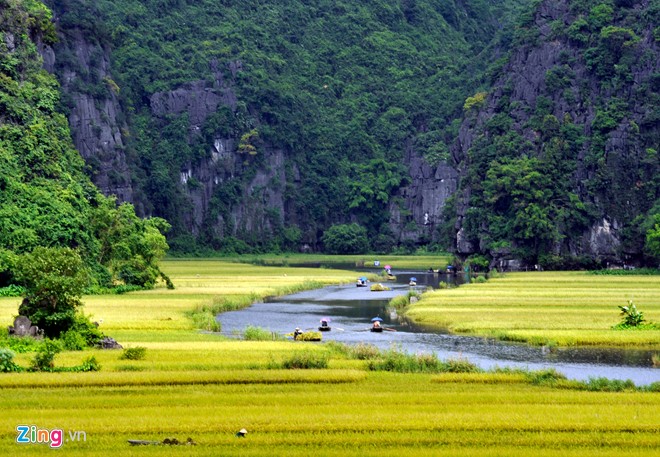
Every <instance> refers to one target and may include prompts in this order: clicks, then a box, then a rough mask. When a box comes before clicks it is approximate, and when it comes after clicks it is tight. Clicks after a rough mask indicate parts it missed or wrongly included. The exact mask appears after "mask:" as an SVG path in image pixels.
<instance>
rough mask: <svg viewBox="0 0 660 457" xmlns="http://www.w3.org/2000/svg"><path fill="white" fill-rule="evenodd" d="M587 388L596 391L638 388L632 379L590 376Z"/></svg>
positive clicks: (619, 390)
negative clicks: (622, 379)
mask: <svg viewBox="0 0 660 457" xmlns="http://www.w3.org/2000/svg"><path fill="white" fill-rule="evenodd" d="M586 387H587V390H590V391H596V392H623V391H625V390H633V391H634V390H637V387H636V386H635V383H634V382H632V381H631V380H630V379H626V380H625V381H621V380H620V379H607V378H589V380H588V381H587V382H586Z"/></svg>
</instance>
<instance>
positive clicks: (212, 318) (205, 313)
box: [190, 308, 222, 332]
mask: <svg viewBox="0 0 660 457" xmlns="http://www.w3.org/2000/svg"><path fill="white" fill-rule="evenodd" d="M190 317H191V319H192V321H193V325H194V326H195V328H199V329H202V330H206V331H208V332H219V331H220V330H221V328H222V327H221V325H220V322H218V320H217V319H216V315H215V314H214V313H213V312H212V311H211V310H209V309H204V308H203V309H199V310H196V311H193V312H192V313H190Z"/></svg>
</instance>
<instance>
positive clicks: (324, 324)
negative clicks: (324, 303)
mask: <svg viewBox="0 0 660 457" xmlns="http://www.w3.org/2000/svg"><path fill="white" fill-rule="evenodd" d="M329 323H330V318H329V317H324V318H323V319H321V325H320V326H319V332H329V331H330V330H331V327H330V325H328V324H329Z"/></svg>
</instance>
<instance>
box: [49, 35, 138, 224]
mask: <svg viewBox="0 0 660 457" xmlns="http://www.w3.org/2000/svg"><path fill="white" fill-rule="evenodd" d="M38 48H39V51H40V53H41V56H42V58H43V61H44V68H45V69H46V70H47V71H49V72H54V73H55V74H56V75H57V77H58V80H59V81H60V84H61V86H62V92H63V93H65V94H67V96H68V105H69V108H70V113H69V126H70V128H71V134H72V136H73V142H74V145H75V147H76V149H77V150H78V152H80V155H81V156H82V157H83V158H84V159H85V162H86V163H87V166H88V168H89V170H90V173H91V178H92V181H93V182H94V184H96V186H97V187H98V188H99V189H100V190H101V192H103V193H104V194H105V195H116V196H117V198H118V200H119V201H130V202H133V200H134V195H133V194H134V189H133V184H132V182H131V174H130V169H129V164H128V163H127V158H126V153H125V145H124V138H123V132H125V131H127V127H126V125H125V124H124V123H123V122H122V121H120V113H121V107H120V105H119V100H118V98H117V94H118V91H119V90H120V88H119V87H118V86H117V84H116V83H115V82H114V81H113V79H112V74H111V72H110V56H109V51H108V50H107V49H104V48H103V47H101V46H100V45H98V44H96V43H91V42H90V41H88V40H87V39H86V38H85V36H84V34H83V32H81V31H80V30H69V31H68V35H67V39H66V40H62V41H61V42H60V43H58V44H57V45H56V46H55V49H53V48H51V47H50V46H45V45H43V44H40V45H39V46H38ZM58 55H66V56H68V58H69V59H71V58H72V59H73V61H71V60H67V61H63V62H59V61H58ZM79 69H84V70H85V72H86V73H85V74H84V75H83V74H80V73H79V71H80V70H79ZM90 75H94V76H93V79H94V82H93V86H95V87H96V88H97V90H96V92H95V93H90V92H89V91H88V90H87V89H84V88H85V87H89V86H91V85H92V82H90V81H88V80H89V79H90V78H92V76H90ZM101 89H102V90H101ZM136 209H137V210H138V211H139V209H140V208H139V207H138V206H136Z"/></svg>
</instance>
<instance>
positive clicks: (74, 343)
mask: <svg viewBox="0 0 660 457" xmlns="http://www.w3.org/2000/svg"><path fill="white" fill-rule="evenodd" d="M60 341H61V342H62V346H63V347H64V349H66V350H67V351H82V350H83V349H85V348H86V347H87V342H86V341H85V337H83V336H82V335H81V334H80V333H78V332H76V331H75V330H69V331H67V332H65V333H64V334H63V335H62V337H61V338H60Z"/></svg>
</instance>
